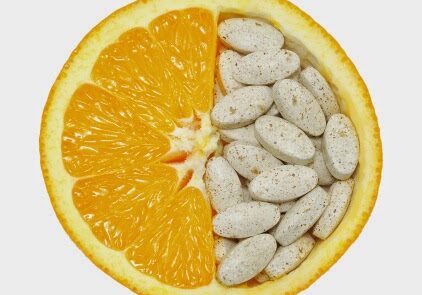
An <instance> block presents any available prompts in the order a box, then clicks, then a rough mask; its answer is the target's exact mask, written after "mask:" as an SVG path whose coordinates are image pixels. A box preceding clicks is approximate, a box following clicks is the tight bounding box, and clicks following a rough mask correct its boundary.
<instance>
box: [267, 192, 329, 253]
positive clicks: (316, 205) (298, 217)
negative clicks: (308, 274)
mask: <svg viewBox="0 0 422 295" xmlns="http://www.w3.org/2000/svg"><path fill="white" fill-rule="evenodd" d="M329 202H330V196H329V195H328V194H327V192H326V191H325V190H324V189H322V188H321V187H319V186H318V187H316V188H315V189H313V190H312V191H311V192H309V193H308V194H307V195H305V196H304V197H302V198H301V199H299V200H298V201H297V202H296V204H295V205H294V206H293V208H291V209H290V210H289V211H287V213H286V215H284V217H283V219H282V220H281V222H280V224H279V226H278V227H277V230H276V233H275V238H276V239H277V241H278V242H279V243H280V244H281V245H282V246H288V245H290V244H292V243H294V242H295V241H297V240H298V239H299V238H300V237H301V236H303V235H304V234H305V233H306V232H307V231H308V230H309V229H310V228H311V227H312V226H313V225H314V224H315V223H316V222H317V221H318V219H319V218H320V217H321V215H322V213H323V212H324V210H325V208H327V206H328V203H329Z"/></svg>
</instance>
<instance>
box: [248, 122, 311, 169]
mask: <svg viewBox="0 0 422 295" xmlns="http://www.w3.org/2000/svg"><path fill="white" fill-rule="evenodd" d="M255 137H256V139H257V140H258V141H259V143H261V145H262V146H263V147H264V148H265V149H266V150H268V151H269V152H270V153H271V154H273V155H274V156H275V157H277V158H278V159H280V160H283V161H285V162H287V163H290V164H298V165H306V164H309V163H311V162H312V159H313V157H314V155H315V147H314V146H313V144H312V142H311V140H310V139H309V138H308V136H306V134H305V133H304V132H303V131H302V130H300V129H299V128H297V127H296V126H295V125H293V124H291V123H290V122H288V121H286V120H284V119H282V118H279V117H274V116H262V117H260V118H258V119H257V120H256V122H255Z"/></svg>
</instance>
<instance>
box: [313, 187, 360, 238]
mask: <svg viewBox="0 0 422 295" xmlns="http://www.w3.org/2000/svg"><path fill="white" fill-rule="evenodd" d="M353 186H354V181H353V179H349V180H346V181H339V182H336V183H334V184H333V185H332V186H331V187H330V190H329V192H328V194H329V195H330V204H329V205H328V207H327V209H325V211H324V213H323V214H322V216H321V218H320V219H319V220H318V222H317V223H316V224H315V227H314V230H313V232H312V233H313V235H314V236H316V237H317V238H320V239H322V240H325V239H326V238H328V237H329V236H330V235H331V234H332V233H333V232H334V230H335V229H336V228H337V226H338V225H339V224H340V222H341V221H342V220H343V217H344V215H345V214H346V211H347V208H348V207H349V204H350V199H351V197H352V193H353Z"/></svg>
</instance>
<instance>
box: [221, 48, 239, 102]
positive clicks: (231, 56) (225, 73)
mask: <svg viewBox="0 0 422 295" xmlns="http://www.w3.org/2000/svg"><path fill="white" fill-rule="evenodd" d="M241 58H242V56H241V55H240V54H239V53H237V52H235V51H233V50H225V51H223V52H222V53H221V54H220V56H219V57H218V76H219V78H220V81H221V84H222V86H223V88H224V90H225V92H226V94H229V93H231V92H233V91H234V90H237V89H239V88H242V87H244V86H245V85H243V84H242V83H240V82H238V81H237V80H236V79H235V78H234V77H233V67H234V65H235V64H236V63H237V62H238V61H239V60H240V59H241Z"/></svg>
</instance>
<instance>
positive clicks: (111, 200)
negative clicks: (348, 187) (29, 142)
mask: <svg viewBox="0 0 422 295" xmlns="http://www.w3.org/2000/svg"><path fill="white" fill-rule="evenodd" d="M236 15H245V16H250V17H260V18H263V19H266V20H268V21H270V22H271V23H273V25H274V26H276V27H277V28H279V29H280V30H281V31H282V32H283V34H284V35H285V37H286V46H287V47H288V48H291V49H292V50H295V51H296V52H297V53H299V54H300V56H301V59H302V60H304V61H305V62H307V63H309V64H312V65H313V66H314V67H316V68H318V70H319V71H321V73H323V74H324V76H325V77H326V78H327V79H328V80H329V82H330V83H331V85H332V87H333V89H334V91H335V92H336V94H337V96H338V98H339V103H340V107H341V110H342V112H343V113H345V114H347V115H348V116H349V117H350V118H351V120H352V121H353V123H354V125H355V127H356V130H357V133H358V135H359V138H360V145H361V154H360V159H359V167H358V170H357V173H356V186H355V190H354V195H353V199H352V203H351V205H350V208H349V210H348V212H347V214H346V216H345V218H344V220H343V222H342V223H341V225H340V226H339V227H338V229H337V230H336V231H335V232H334V234H333V235H331V236H330V238H328V239H327V240H325V241H323V242H319V243H318V245H317V246H316V248H315V250H314V251H313V252H312V253H311V255H310V256H309V257H308V259H307V260H306V261H305V262H304V263H303V264H302V265H301V266H300V267H299V268H297V269H296V270H295V271H293V272H291V273H289V274H288V275H286V276H284V277H282V278H281V279H278V280H274V281H269V282H266V283H265V284H262V285H257V284H256V283H255V282H253V281H251V282H249V283H247V284H243V285H241V286H237V287H232V288H227V287H224V286H222V285H221V284H219V283H218V281H217V280H216V279H215V270H216V263H215V258H214V253H213V247H214V238H213V234H212V224H211V220H212V214H213V212H212V209H211V207H210V204H209V200H208V196H207V193H206V190H205V188H204V182H203V175H204V170H205V164H206V162H207V160H208V158H209V157H211V156H212V155H213V154H214V153H215V152H216V151H218V150H219V149H220V143H219V136H218V133H217V130H216V128H214V127H213V126H212V125H211V122H210V115H209V113H210V110H211V107H212V105H213V90H214V77H215V75H216V72H215V63H216V55H217V52H218V51H221V50H223V49H224V45H222V44H220V43H219V42H218V41H217V30H216V28H217V24H218V22H219V21H221V20H224V19H227V18H230V17H233V16H236ZM222 91H223V92H225V90H224V89H222ZM40 152H41V165H42V170H43V174H44V178H45V183H46V186H47V189H48V192H49V195H50V198H51V202H52V205H53V207H54V210H55V212H56V214H57V216H58V218H59V220H60V222H61V224H62V225H63V227H64V229H65V230H66V231H67V233H68V234H69V236H70V237H71V238H72V240H73V241H74V242H75V243H76V245H77V246H78V247H79V248H80V249H81V250H82V251H83V252H84V253H85V254H86V255H87V257H89V259H91V260H92V261H93V262H94V263H95V264H96V265H97V266H98V267H99V268H101V269H102V270H103V271H105V272H106V273H107V274H109V275H110V276H112V277H113V278H114V279H116V280H118V281H119V282H121V283H122V284H124V285H125V286H127V287H128V288H130V289H131V290H133V291H134V292H136V293H139V294H295V293H298V292H299V291H301V290H303V289H305V288H306V287H308V286H309V285H310V284H311V283H312V282H314V281H315V280H316V279H317V278H318V277H319V276H321V275H322V274H323V273H324V272H325V271H327V270H328V269H329V268H330V267H331V266H332V265H333V264H334V263H335V262H336V261H337V260H338V259H339V258H340V257H341V255H342V254H343V253H344V252H345V251H346V250H347V248H348V247H349V246H350V245H351V244H352V243H353V241H354V240H355V239H356V238H357V236H358V235H359V233H360V232H361V230H362V228H363V226H364V225H365V223H366V221H367V219H368V218H369V215H370V213H371V211H372V208H373V206H374V204H375V201H376V196H377V193H378V186H379V182H380V178H381V168H382V152H381V141H380V135H379V128H378V123H377V118H376V115H375V111H374V109H373V106H372V103H371V100H370V96H369V93H368V90H367V88H366V86H365V84H364V82H363V80H362V79H361V77H360V75H359V74H358V72H357V70H356V68H355V67H354V66H353V64H352V62H351V61H350V60H349V58H348V57H347V56H346V54H345V52H344V51H343V50H342V49H341V47H340V46H339V45H338V43H337V42H336V41H335V40H334V39H333V38H332V37H331V36H330V35H329V34H328V33H327V32H326V31H325V30H324V29H323V28H321V27H320V26H319V25H318V24H317V23H315V21H313V20H312V19H311V18H310V17H309V16H308V15H306V14H305V13H304V12H302V11H301V10H299V9H298V8H297V7H295V6H294V5H293V4H291V3H290V2H288V1H281V0H280V1H275V0H266V1H244V0H224V1H223V0H216V1H207V2H205V1H200V0H178V1H171V0H161V1H158V0H150V1H138V2H135V3H132V4H130V5H128V6H126V7H124V8H122V9H120V10H119V11H117V12H115V13H113V14H112V15H110V16H109V17H107V18H106V19H105V20H104V21H103V22H101V23H100V24H99V25H98V26H97V27H95V28H94V29H93V30H92V31H91V32H90V33H89V34H88V35H87V36H86V37H85V38H84V39H83V41H82V42H81V43H80V44H79V46H78V47H77V48H76V49H75V51H74V52H73V53H72V55H71V57H70V58H69V60H68V61H67V63H66V64H65V66H64V67H63V70H62V72H61V73H60V75H59V77H58V78H57V80H56V82H55V84H54V86H53V88H52V90H51V92H50V96H49V98H48V102H47V104H46V107H45V110H44V114H43V118H42V129H41V135H40Z"/></svg>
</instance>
